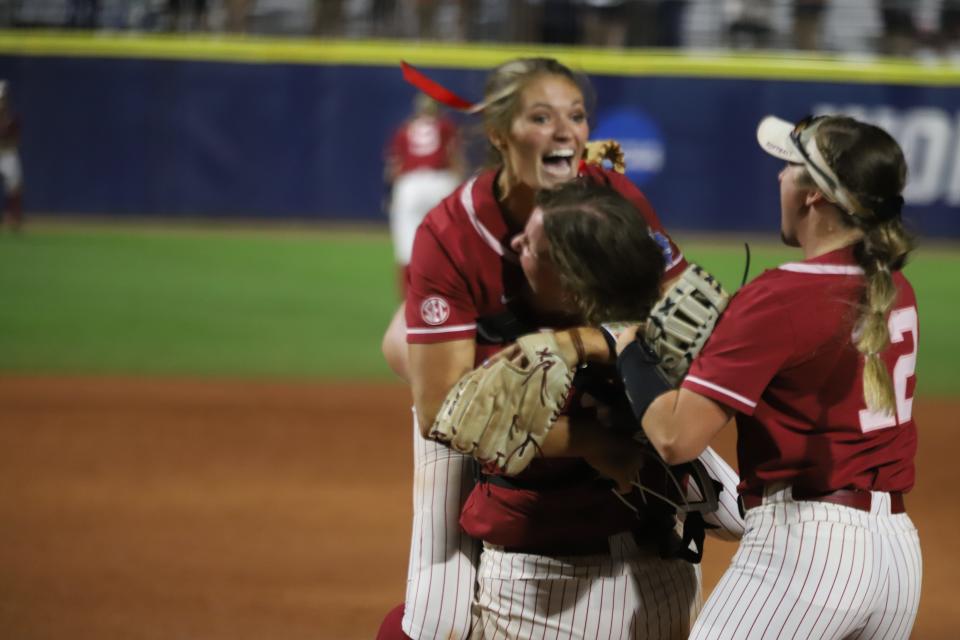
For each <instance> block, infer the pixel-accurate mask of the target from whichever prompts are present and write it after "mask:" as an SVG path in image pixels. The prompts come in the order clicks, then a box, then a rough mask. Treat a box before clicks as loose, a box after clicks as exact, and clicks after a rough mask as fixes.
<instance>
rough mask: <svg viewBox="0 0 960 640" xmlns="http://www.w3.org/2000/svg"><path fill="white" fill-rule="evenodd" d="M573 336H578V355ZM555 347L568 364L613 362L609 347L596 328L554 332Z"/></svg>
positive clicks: (578, 328)
mask: <svg viewBox="0 0 960 640" xmlns="http://www.w3.org/2000/svg"><path fill="white" fill-rule="evenodd" d="M575 335H579V337H580V344H581V346H582V352H581V353H578V351H577V347H576V340H575V338H574V336H575ZM556 338H557V345H558V346H559V347H560V351H561V354H560V355H561V356H562V357H563V359H564V360H566V361H567V362H568V363H573V362H577V361H581V362H580V364H583V363H585V362H597V363H609V362H611V361H612V360H613V358H612V354H611V353H610V347H609V346H608V345H607V340H606V338H604V337H603V331H602V330H601V329H598V328H596V327H576V328H574V329H566V330H563V331H557V332H556Z"/></svg>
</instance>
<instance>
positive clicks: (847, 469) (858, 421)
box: [618, 116, 921, 639]
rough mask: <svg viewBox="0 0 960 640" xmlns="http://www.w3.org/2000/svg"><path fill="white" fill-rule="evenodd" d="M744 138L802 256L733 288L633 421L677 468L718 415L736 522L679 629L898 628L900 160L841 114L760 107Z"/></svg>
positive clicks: (906, 298)
mask: <svg viewBox="0 0 960 640" xmlns="http://www.w3.org/2000/svg"><path fill="white" fill-rule="evenodd" d="M757 135H758V138H759V141H760V144H761V146H762V147H763V148H764V150H766V151H767V152H768V153H770V154H772V155H774V156H776V157H778V158H780V159H783V160H785V161H786V162H787V166H786V167H785V168H784V169H783V170H782V171H781V173H780V205H781V230H782V235H783V238H784V240H785V242H786V243H787V244H789V245H791V246H798V247H800V248H801V250H802V251H803V254H804V260H802V261H799V262H793V263H789V264H785V265H782V266H780V267H779V268H778V269H775V270H772V271H768V272H766V273H764V274H763V275H761V276H760V277H758V278H757V279H756V280H754V281H753V282H751V283H750V284H748V285H747V286H746V287H744V288H743V289H741V290H740V292H738V293H737V295H736V296H734V298H733V299H732V300H731V302H730V305H729V307H728V308H727V310H726V312H725V313H724V315H723V316H722V317H721V319H720V322H719V324H718V325H717V327H716V329H715V331H714V333H713V335H712V336H711V338H710V340H709V341H708V342H707V344H706V346H705V347H704V349H703V351H702V352H701V353H700V355H699V357H698V358H697V359H696V360H695V361H694V362H693V364H692V366H691V368H690V371H689V373H688V375H687V377H686V379H685V380H684V382H683V383H682V386H681V389H680V390H679V391H678V392H677V391H672V392H668V393H667V394H664V395H662V396H660V397H658V398H656V399H655V400H653V402H652V404H650V405H649V408H648V409H647V410H646V413H645V415H644V416H643V420H642V422H643V428H644V430H645V431H646V433H647V435H648V436H649V437H650V440H651V442H652V443H653V444H654V445H655V446H656V447H657V448H658V450H659V451H660V452H661V454H662V455H663V456H664V458H666V459H667V460H668V461H671V462H679V461H682V460H685V459H690V458H693V457H695V456H696V455H697V454H698V453H699V452H700V450H702V449H703V447H704V446H706V444H707V443H708V442H709V441H710V439H711V438H712V436H713V435H714V434H715V433H716V432H717V431H719V430H720V429H721V428H722V427H723V425H724V424H726V423H727V419H728V417H729V416H731V415H735V416H736V421H737V434H738V445H737V449H738V458H739V466H740V473H741V477H742V482H741V485H740V491H741V500H742V504H743V507H744V508H745V509H746V523H747V531H746V533H745V535H744V537H743V540H742V543H741V546H740V549H739V551H738V552H737V554H736V556H735V557H734V559H733V563H732V565H731V567H730V568H729V569H728V570H727V572H726V574H724V576H723V578H722V579H721V581H720V583H719V584H718V585H717V587H716V589H715V590H714V592H713V593H712V594H711V596H710V599H709V600H708V601H707V603H706V605H705V606H704V610H703V613H702V615H701V616H700V618H699V619H698V620H697V623H696V626H695V628H694V630H693V633H692V636H691V637H693V638H711V639H714V638H887V639H891V638H908V637H909V636H910V630H911V629H912V627H913V622H914V620H915V618H916V614H917V608H918V605H919V599H920V581H921V555H920V543H919V539H918V536H917V531H916V529H915V528H914V526H913V523H912V522H911V521H910V518H909V516H907V514H906V513H905V512H904V499H903V494H904V493H906V492H907V491H909V490H910V488H911V487H912V486H913V482H914V455H915V452H916V446H917V442H916V438H917V433H916V427H915V425H914V422H913V418H912V413H911V411H912V404H913V389H914V386H915V376H914V370H915V367H916V358H917V340H918V314H917V303H916V298H915V296H914V292H913V289H912V287H911V286H910V283H909V282H908V281H907V279H906V278H905V277H904V275H903V274H902V273H901V271H900V269H901V267H902V266H903V264H904V262H905V260H906V257H907V255H908V254H909V252H910V250H911V249H912V245H911V241H910V240H909V238H908V237H907V236H906V235H905V233H904V230H903V227H902V224H901V208H902V206H903V198H902V197H901V195H900V194H901V192H902V190H903V187H904V183H905V180H906V163H905V161H904V158H903V154H902V152H901V150H900V147H899V146H898V145H897V143H896V142H895V141H894V140H893V139H892V138H891V137H890V136H889V135H888V134H887V133H886V132H884V131H883V130H882V129H879V128H877V127H874V126H871V125H867V124H863V123H861V122H858V121H856V120H853V119H851V118H844V117H833V116H831V117H821V118H815V119H813V118H808V119H806V120H804V121H802V122H801V123H800V124H798V125H796V126H793V125H791V124H790V123H787V122H784V121H783V120H779V119H777V118H773V117H769V118H766V119H764V121H763V122H761V124H760V127H759V129H758V133H757ZM630 337H631V336H630V335H629V334H627V335H626V336H624V337H623V340H622V342H621V343H620V344H619V345H618V347H619V348H621V349H625V348H628V345H629V340H630ZM626 353H627V352H626V351H622V355H621V356H620V357H621V358H624V357H626V356H624V355H623V354H626ZM627 386H628V392H629V387H630V385H629V383H628V385H627ZM634 392H635V395H634V396H632V397H634V399H637V398H638V397H640V396H642V395H643V393H642V391H641V390H634ZM634 409H635V410H636V409H637V405H636V404H635V405H634Z"/></svg>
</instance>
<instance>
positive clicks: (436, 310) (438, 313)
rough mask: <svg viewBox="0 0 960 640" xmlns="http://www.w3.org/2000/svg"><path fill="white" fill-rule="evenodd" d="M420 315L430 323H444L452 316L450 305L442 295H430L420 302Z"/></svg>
mask: <svg viewBox="0 0 960 640" xmlns="http://www.w3.org/2000/svg"><path fill="white" fill-rule="evenodd" d="M420 317H421V318H423V321H424V322H426V323H427V324H429V325H438V324H443V323H444V322H446V321H447V318H449V317H450V305H449V304H447V301H446V300H444V299H443V298H441V297H440V296H430V297H429V298H427V299H426V300H424V301H423V302H422V303H421V304H420Z"/></svg>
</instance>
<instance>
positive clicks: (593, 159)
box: [583, 140, 627, 173]
mask: <svg viewBox="0 0 960 640" xmlns="http://www.w3.org/2000/svg"><path fill="white" fill-rule="evenodd" d="M604 160H606V161H608V162H610V166H612V167H613V170H614V171H616V172H617V173H624V172H625V171H626V170H627V164H626V162H625V160H624V157H623V149H622V148H621V147H620V143H619V142H617V141H616V140H593V141H590V142H588V143H587V144H586V147H584V149H583V161H584V162H585V163H586V164H593V165H598V166H603V162H604Z"/></svg>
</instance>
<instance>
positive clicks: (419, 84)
mask: <svg viewBox="0 0 960 640" xmlns="http://www.w3.org/2000/svg"><path fill="white" fill-rule="evenodd" d="M400 69H401V70H402V71H403V79H404V80H406V81H407V82H409V83H410V84H412V85H413V86H415V87H416V88H417V89H420V91H422V92H424V93H425V94H427V95H428V96H430V97H431V98H433V99H434V100H436V101H437V102H439V103H441V104H445V105H447V106H448V107H450V108H452V109H456V110H458V111H467V110H469V109H471V108H472V107H473V103H472V102H469V101H467V100H464V99H463V98H461V97H460V96H458V95H457V94H455V93H454V92H453V91H450V89H447V88H446V87H445V86H443V85H442V84H440V83H438V82H436V81H434V80H431V79H430V78H428V77H427V76H425V75H423V73H421V72H420V71H418V70H417V69H416V68H415V67H413V66H411V65H409V64H407V63H406V62H404V61H403V60H401V61H400Z"/></svg>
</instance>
